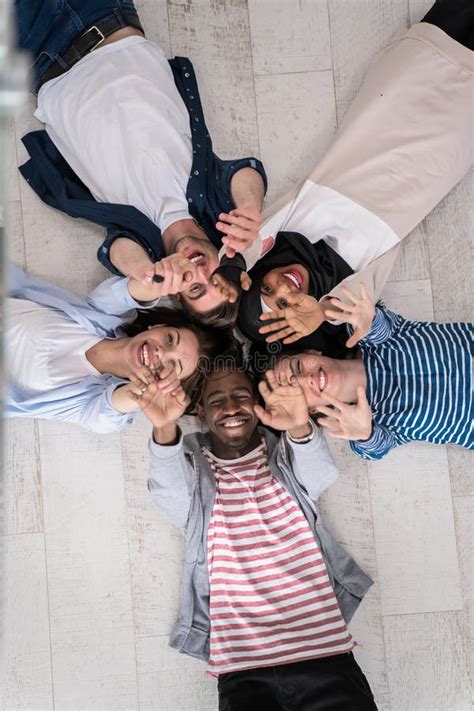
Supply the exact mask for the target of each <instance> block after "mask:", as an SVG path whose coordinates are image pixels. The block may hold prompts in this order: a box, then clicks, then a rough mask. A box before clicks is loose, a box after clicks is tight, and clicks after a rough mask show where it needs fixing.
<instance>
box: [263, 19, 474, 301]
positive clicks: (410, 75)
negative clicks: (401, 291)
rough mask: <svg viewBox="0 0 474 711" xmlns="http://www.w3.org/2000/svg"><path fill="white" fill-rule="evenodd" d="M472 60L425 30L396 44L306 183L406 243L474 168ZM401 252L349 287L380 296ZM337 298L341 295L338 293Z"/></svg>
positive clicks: (414, 30) (377, 64) (375, 65)
mask: <svg viewBox="0 0 474 711" xmlns="http://www.w3.org/2000/svg"><path fill="white" fill-rule="evenodd" d="M473 55H474V53H473V52H471V51H470V50H469V49H467V48H466V47H463V46H462V45H460V44H459V43H458V42H455V41H454V40H453V39H451V38H450V37H448V35H446V34H445V33H444V32H443V31H442V30H440V29H439V28H438V27H435V26H434V25H430V24H427V23H419V24H417V25H413V27H411V28H410V29H409V30H408V31H407V32H404V33H403V34H401V35H398V36H396V37H395V38H394V39H393V40H392V41H391V43H390V44H389V45H388V46H387V47H386V48H385V49H383V50H382V51H381V52H379V53H378V54H377V55H376V57H375V58H374V60H373V62H372V64H371V66H370V67H369V70H368V72H367V76H366V78H365V80H364V83H363V85H362V87H361V89H360V91H359V93H358V95H357V97H356V98H355V100H354V102H353V103H352V106H351V107H350V109H349V111H348V112H347V114H346V116H345V118H344V121H343V122H342V124H341V126H340V128H339V130H338V131H337V133H336V136H335V138H334V140H333V142H332V143H331V145H330V147H329V149H328V151H327V152H326V154H325V156H324V157H323V159H322V160H321V161H320V162H319V164H318V165H317V166H316V168H315V169H314V171H313V172H312V173H311V174H310V175H309V176H308V178H307V180H311V181H313V182H315V183H317V184H319V185H325V186H327V187H329V188H332V189H333V190H336V191H337V192H339V193H342V194H343V195H345V196H346V197H348V198H350V199H351V200H353V201H354V202H356V203H358V204H359V205H362V206H363V207H365V208H366V209H367V210H369V211H370V212H371V213H373V214H374V215H376V216H377V217H379V218H380V219H381V220H383V221H384V222H385V223H386V224H387V225H388V226H389V227H390V228H391V229H392V230H393V231H394V232H395V234H396V235H397V236H398V238H399V239H400V240H402V239H404V237H406V236H407V235H408V234H409V233H410V232H411V231H412V230H413V229H414V227H415V226H416V225H417V224H418V223H419V222H421V220H423V218H424V217H425V216H426V215H427V214H428V213H429V212H430V211H431V210H432V209H433V208H434V207H435V205H436V204H437V203H438V202H439V201H440V200H441V199H442V198H443V197H444V196H445V195H446V194H447V193H448V192H449V191H450V190H451V189H452V188H453V187H454V186H455V185H456V183H458V182H459V180H461V178H462V177H463V176H464V175H465V174H466V173H467V171H468V170H469V168H470V166H471V164H472V156H473V118H474V61H473ZM301 185H302V184H300V185H299V186H297V187H296V188H295V189H293V190H292V191H291V192H290V193H289V194H287V195H285V196H283V197H282V198H280V199H279V200H278V201H277V202H275V203H274V204H272V205H271V206H270V207H269V208H268V209H267V210H266V211H265V213H264V216H263V217H264V220H265V219H267V218H268V217H270V216H271V215H272V214H274V213H275V212H276V211H277V210H278V209H280V208H281V207H282V206H284V205H285V204H288V203H290V202H292V201H293V200H294V199H295V197H296V196H297V195H298V192H299V190H300V188H301ZM466 209H467V210H472V205H466ZM465 247H466V245H464V246H463V245H460V249H463V248H465ZM398 250H399V245H396V246H395V247H392V248H391V249H389V250H388V251H386V252H385V253H383V254H382V255H381V256H379V257H378V258H377V259H375V260H374V261H373V262H371V263H370V264H368V265H367V266H366V267H365V268H363V269H361V271H359V272H358V273H357V274H355V275H353V276H351V277H349V278H348V279H346V280H345V283H347V284H348V285H349V286H351V288H356V290H357V284H358V283H359V282H360V281H364V282H365V283H366V284H367V286H368V288H369V290H370V292H371V293H372V296H373V297H374V298H375V299H376V298H378V296H379V295H380V292H381V290H382V288H383V286H384V284H385V282H386V281H387V278H388V276H389V274H390V271H391V269H392V267H393V264H394V261H395V259H396V256H397V253H398ZM331 294H332V295H337V296H342V294H341V292H340V285H339V286H337V287H336V288H335V289H334V290H333V291H332V292H331Z"/></svg>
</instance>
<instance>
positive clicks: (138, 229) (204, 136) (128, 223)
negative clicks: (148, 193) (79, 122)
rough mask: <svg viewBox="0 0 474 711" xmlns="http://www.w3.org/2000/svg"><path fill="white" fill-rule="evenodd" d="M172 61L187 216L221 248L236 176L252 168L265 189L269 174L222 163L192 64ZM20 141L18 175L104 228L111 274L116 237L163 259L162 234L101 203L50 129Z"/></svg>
mask: <svg viewBox="0 0 474 711" xmlns="http://www.w3.org/2000/svg"><path fill="white" fill-rule="evenodd" d="M169 63H170V67H171V70H172V72H173V77H174V80H175V83H176V87H177V89H178V91H179V93H180V95H181V98H182V99H183V101H184V104H185V106H186V108H187V110H188V113H189V120H190V124H191V136H192V144H193V163H192V167H191V174H190V176H189V181H188V185H187V190H186V198H187V201H188V208H189V213H190V214H191V216H192V217H194V219H195V220H196V221H197V222H198V224H199V225H200V226H201V227H202V229H203V230H204V231H205V233H206V234H207V236H208V237H209V239H210V240H211V242H212V243H213V244H214V245H215V246H216V247H217V248H219V247H221V244H222V243H221V237H222V234H221V233H220V232H218V231H217V230H216V228H215V223H216V222H217V220H218V215H219V213H220V212H228V211H229V210H232V209H233V208H234V207H235V205H234V203H233V201H232V196H231V191H230V182H231V179H232V177H233V175H234V174H235V173H236V172H237V171H238V170H241V169H242V168H246V167H251V168H254V169H255V170H257V171H258V173H259V174H260V175H261V176H262V178H263V181H264V185H265V190H266V187H267V180H266V175H265V170H264V168H263V165H262V163H261V162H260V161H259V160H257V159H256V158H239V159H236V160H221V159H220V158H218V156H216V154H215V153H214V152H213V150H212V141H211V138H210V136H209V133H208V131H207V128H206V123H205V120H204V113H203V110H202V105H201V100H200V98H199V91H198V86H197V81H196V76H195V73H194V69H193V66H192V64H191V62H190V61H189V59H186V58H185V57H175V58H174V59H172V60H170V62H169ZM22 140H23V143H24V144H25V146H26V149H27V151H28V153H29V155H30V160H28V161H27V162H26V163H25V164H24V165H22V166H21V167H20V172H21V174H22V175H23V177H24V178H25V179H26V181H27V182H28V183H29V184H30V185H31V187H32V188H33V190H34V191H35V192H36V194H37V195H38V196H39V197H40V198H41V199H42V200H43V202H45V203H47V204H48V205H50V206H51V207H54V208H56V209H57V210H61V212H65V213H66V214H68V215H71V217H80V218H83V219H86V220H90V221H91V222H95V223H96V224H98V225H102V226H103V227H105V228H106V230H107V236H106V238H105V240H104V242H103V244H102V245H101V247H99V250H98V252H97V258H98V260H99V262H101V263H102V264H103V265H104V266H105V267H107V269H109V271H111V272H113V273H114V274H119V275H120V272H119V271H118V270H117V269H116V268H115V267H114V266H113V264H112V263H111V261H110V259H109V250H110V245H111V244H112V242H113V241H114V239H116V238H117V237H128V238H129V239H132V240H133V241H134V242H137V243H138V244H140V245H141V246H142V247H143V248H144V249H145V250H146V251H147V252H148V254H149V256H150V258H151V260H152V261H154V262H156V261H158V260H160V259H161V258H162V257H163V256H164V252H163V243H162V239H161V230H160V229H159V228H158V227H157V226H156V225H155V224H154V223H153V222H152V221H151V220H150V219H149V218H148V217H147V216H146V215H144V214H143V213H142V212H140V211H139V210H137V208H135V207H132V206H131V205H119V204H110V203H104V202H97V201H96V200H95V198H94V197H93V196H92V194H91V192H90V190H89V189H88V188H87V187H86V186H85V185H84V183H83V182H82V181H81V180H80V179H79V178H78V176H77V175H76V174H75V173H74V171H73V170H72V168H71V167H70V166H69V164H68V163H67V162H66V160H65V159H64V158H63V156H62V155H61V153H60V152H59V150H58V149H57V148H56V146H55V145H54V143H53V142H52V140H51V139H50V137H49V136H48V134H47V133H46V131H44V130H43V131H33V132H32V133H28V134H27V135H26V136H24V137H23V139H22Z"/></svg>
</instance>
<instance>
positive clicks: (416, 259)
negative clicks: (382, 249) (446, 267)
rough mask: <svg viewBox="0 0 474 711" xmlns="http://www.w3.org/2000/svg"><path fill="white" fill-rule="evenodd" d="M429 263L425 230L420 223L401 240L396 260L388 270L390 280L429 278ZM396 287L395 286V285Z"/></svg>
mask: <svg viewBox="0 0 474 711" xmlns="http://www.w3.org/2000/svg"><path fill="white" fill-rule="evenodd" d="M429 278H430V263H429V256H428V245H427V237H426V233H425V230H424V229H423V228H422V226H421V225H419V226H418V227H416V228H415V229H414V230H413V232H412V233H411V234H410V235H409V236H408V237H407V238H406V239H404V240H403V242H402V245H401V248H400V252H399V253H398V257H397V261H396V262H395V265H394V267H393V269H392V271H391V272H390V281H391V282H393V281H411V280H413V279H416V280H419V279H429ZM395 289H396V287H395Z"/></svg>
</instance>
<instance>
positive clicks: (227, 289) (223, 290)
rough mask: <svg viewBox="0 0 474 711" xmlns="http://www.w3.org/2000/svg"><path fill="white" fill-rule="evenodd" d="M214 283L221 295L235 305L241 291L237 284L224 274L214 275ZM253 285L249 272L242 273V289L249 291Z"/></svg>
mask: <svg viewBox="0 0 474 711" xmlns="http://www.w3.org/2000/svg"><path fill="white" fill-rule="evenodd" d="M212 283H213V284H214V286H215V287H216V289H217V291H218V292H219V294H220V295H221V296H222V297H223V298H224V299H225V300H226V301H228V302H229V303H231V304H235V302H236V301H237V299H238V297H239V289H238V287H237V286H236V285H235V284H232V282H230V281H228V280H227V279H226V278H225V277H224V276H223V275H222V274H213V276H212ZM251 285H252V280H251V279H250V277H249V275H248V274H247V272H242V273H241V274H240V288H241V289H243V290H244V291H248V290H249V289H250V287H251Z"/></svg>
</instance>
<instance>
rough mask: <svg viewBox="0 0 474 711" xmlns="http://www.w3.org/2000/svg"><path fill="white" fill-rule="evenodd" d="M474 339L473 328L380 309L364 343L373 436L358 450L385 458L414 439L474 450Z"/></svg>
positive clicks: (355, 444) (354, 446) (367, 455)
mask: <svg viewBox="0 0 474 711" xmlns="http://www.w3.org/2000/svg"><path fill="white" fill-rule="evenodd" d="M472 336H473V326H472V324H469V323H429V322H422V321H407V320H406V319H404V318H403V317H402V316H398V315H397V314H394V313H392V312H391V311H388V310H385V309H378V308H377V309H376V312H375V318H374V321H373V324H372V329H371V331H370V333H369V334H368V335H367V336H366V337H365V338H364V339H362V340H361V341H360V343H359V346H360V348H361V351H362V359H363V361H364V365H365V370H366V374H367V399H368V401H369V403H370V406H371V408H372V413H373V433H372V436H371V437H370V439H368V440H367V441H365V442H351V448H352V450H353V451H354V452H356V454H359V455H360V456H361V457H363V458H364V459H381V458H382V457H383V456H384V455H385V454H387V452H388V451H389V450H390V449H392V448H393V447H396V446H397V445H399V444H404V443H406V442H410V441H411V440H422V441H426V442H434V443H435V444H447V443H450V444H459V445H461V446H462V447H467V448H468V449H473V434H472V414H473V412H472V410H473V395H472V354H473V338H472Z"/></svg>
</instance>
